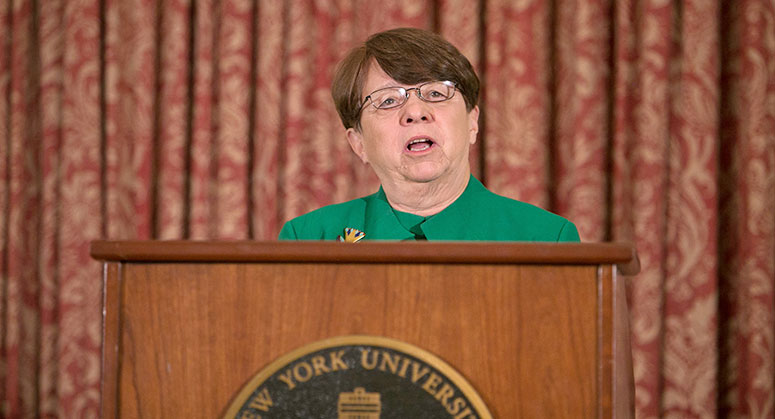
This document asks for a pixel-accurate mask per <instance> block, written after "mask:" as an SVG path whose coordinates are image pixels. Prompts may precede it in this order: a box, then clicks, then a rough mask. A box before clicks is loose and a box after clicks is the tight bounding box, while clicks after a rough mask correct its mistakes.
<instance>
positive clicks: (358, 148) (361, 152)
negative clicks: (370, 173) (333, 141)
mask: <svg viewBox="0 0 775 419" xmlns="http://www.w3.org/2000/svg"><path fill="white" fill-rule="evenodd" d="M346 135H347V142H349V143H350V148H352V149H353V153H355V155H356V156H358V157H359V158H360V159H361V161H362V162H363V163H364V164H368V163H369V158H368V156H366V151H365V149H364V147H363V133H361V132H359V131H358V130H356V129H355V128H347V132H346Z"/></svg>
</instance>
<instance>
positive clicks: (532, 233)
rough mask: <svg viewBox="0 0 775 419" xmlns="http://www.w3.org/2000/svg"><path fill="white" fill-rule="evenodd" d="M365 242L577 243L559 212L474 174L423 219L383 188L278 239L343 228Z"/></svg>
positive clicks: (329, 235)
mask: <svg viewBox="0 0 775 419" xmlns="http://www.w3.org/2000/svg"><path fill="white" fill-rule="evenodd" d="M346 228H354V229H357V230H360V231H362V232H363V233H364V237H363V240H418V239H419V240H422V239H427V240H456V241H458V240H459V241H468V240H481V241H541V242H578V241H579V233H578V230H576V226H575V225H573V223H571V222H570V221H568V220H566V219H565V218H562V217H560V216H559V215H555V214H552V213H551V212H548V211H545V210H543V209H541V208H538V207H536V206H533V205H530V204H527V203H524V202H520V201H515V200H513V199H509V198H506V197H503V196H500V195H496V194H494V193H492V192H490V191H489V190H487V189H486V188H485V187H484V185H482V183H481V182H479V180H477V179H476V178H474V177H473V176H471V178H470V180H469V182H468V186H466V189H465V191H463V194H462V195H460V197H459V198H458V199H457V200H456V201H455V202H453V203H452V204H451V205H450V206H448V207H447V208H445V209H444V210H442V211H441V212H440V213H438V214H435V215H432V216H429V217H421V216H419V215H414V214H409V213H406V212H401V211H396V210H394V209H393V207H391V206H390V204H389V203H388V201H387V198H386V197H385V192H384V191H383V190H382V188H381V187H380V188H379V191H377V193H375V194H373V195H369V196H365V197H363V198H358V199H354V200H352V201H348V202H343V203H341V204H335V205H329V206H326V207H323V208H320V209H317V210H315V211H312V212H310V213H307V214H305V215H302V216H300V217H297V218H294V219H292V220H290V221H288V222H287V223H285V225H284V226H283V228H282V230H281V231H280V237H279V238H280V240H337V239H338V238H339V237H340V236H341V237H345V232H344V230H345V229H346Z"/></svg>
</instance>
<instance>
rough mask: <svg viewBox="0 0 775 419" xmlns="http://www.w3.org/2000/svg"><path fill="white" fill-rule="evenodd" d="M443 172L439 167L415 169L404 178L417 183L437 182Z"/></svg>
mask: <svg viewBox="0 0 775 419" xmlns="http://www.w3.org/2000/svg"><path fill="white" fill-rule="evenodd" d="M443 174H444V171H443V170H441V168H439V167H425V168H415V169H414V170H411V171H409V172H408V173H406V175H405V178H406V179H408V180H410V181H412V182H417V183H428V182H433V181H435V180H438V179H439V178H440V177H441V176H442V175H443Z"/></svg>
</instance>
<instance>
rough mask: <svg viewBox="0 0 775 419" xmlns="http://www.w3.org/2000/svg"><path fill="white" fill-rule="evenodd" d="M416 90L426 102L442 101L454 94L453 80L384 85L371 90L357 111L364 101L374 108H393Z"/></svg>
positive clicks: (402, 102)
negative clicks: (400, 85) (406, 85)
mask: <svg viewBox="0 0 775 419" xmlns="http://www.w3.org/2000/svg"><path fill="white" fill-rule="evenodd" d="M412 90H416V91H417V96H418V97H419V98H420V99H422V100H424V101H426V102H432V103H436V102H444V101H447V100H450V99H452V97H453V96H455V90H456V89H455V82H451V81H430V82H428V83H423V84H421V85H419V86H417V87H411V88H406V87H385V88H383V89H378V90H375V91H373V92H371V94H370V95H368V96H366V99H364V100H363V103H361V109H360V110H359V111H358V112H359V113H360V112H361V111H363V107H364V106H366V102H371V105H372V106H374V107H375V108H376V109H394V108H399V107H401V106H403V105H404V104H405V103H406V101H407V100H409V92H411V91H412Z"/></svg>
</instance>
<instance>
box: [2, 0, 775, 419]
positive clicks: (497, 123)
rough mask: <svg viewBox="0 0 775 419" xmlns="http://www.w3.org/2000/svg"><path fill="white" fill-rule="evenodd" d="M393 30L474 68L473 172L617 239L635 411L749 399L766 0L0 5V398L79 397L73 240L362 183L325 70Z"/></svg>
mask: <svg viewBox="0 0 775 419" xmlns="http://www.w3.org/2000/svg"><path fill="white" fill-rule="evenodd" d="M399 26H413V27H422V28H426V29H431V30H434V31H436V32H438V33H440V34H442V35H443V36H445V37H446V38H447V39H449V40H450V41H451V42H452V43H453V44H455V45H456V46H457V47H458V48H459V49H460V50H461V51H462V52H463V53H464V54H465V55H466V56H467V57H469V59H470V60H471V62H472V63H473V64H474V67H475V68H476V69H477V71H478V73H479V75H480V77H481V79H482V82H483V90H482V97H481V100H480V107H481V110H482V112H481V118H480V136H479V139H478V142H477V144H476V145H475V148H474V150H473V153H472V157H471V160H472V166H473V170H474V173H475V174H476V175H477V176H478V177H479V178H480V179H481V180H482V181H483V182H484V183H485V184H486V185H487V186H488V187H489V188H490V189H491V190H493V191H495V192H498V193H501V194H504V195H507V196H510V197H513V198H517V199H520V200H523V201H528V202H531V203H534V204H537V205H540V206H542V207H544V208H547V209H550V210H552V211H555V212H557V213H559V214H561V215H563V216H566V217H568V218H570V219H571V220H573V221H574V222H575V223H576V224H577V226H578V227H579V230H580V232H581V235H582V238H583V240H585V241H611V240H615V241H628V242H632V243H633V244H634V245H635V246H636V247H637V249H638V252H639V255H640V258H641V265H642V271H641V273H640V274H639V275H638V276H636V277H634V278H632V280H631V284H630V285H631V286H630V307H631V313H632V319H631V321H632V344H633V351H634V352H633V357H634V358H633V361H634V368H635V370H634V372H635V384H636V393H635V395H636V414H637V417H640V418H656V417H669V418H714V417H728V418H737V417H746V418H772V417H773V415H774V414H775V407H774V405H775V365H774V363H775V361H774V360H775V3H773V2H772V1H771V0H735V1H732V0H722V1H718V2H717V1H707V0H677V1H667V0H622V1H613V0H477V1H464V0H425V1H418V0H384V1H379V2H372V1H365V0H349V1H345V0H315V1H313V0H306V1H302V0H287V1H269V0H221V1H218V0H201V1H191V0H156V1H150V0H45V1H43V0H6V1H5V2H2V4H0V139H2V140H0V179H2V181H0V208H2V211H0V237H1V239H0V240H1V244H2V248H1V249H0V250H1V251H2V252H1V254H0V272H1V274H2V284H0V285H1V287H0V355H1V357H0V400H1V401H2V406H0V409H2V410H0V416H1V417H9V418H16V417H96V416H98V415H99V400H100V390H99V379H100V346H101V323H100V305H101V282H100V281H101V275H100V266H99V263H97V262H95V261H93V260H91V259H90V258H89V255H88V246H89V242H90V241H91V240H95V239H106V238H107V239H255V240H271V239H274V238H275V237H276V234H277V233H278V231H279V228H280V226H281V225H282V223H283V222H284V221H285V220H287V219H289V218H291V217H293V216H296V215H299V214H301V213H304V212H306V211H309V210H311V209H314V208H317V207H319V206H322V205H326V204H330V203H335V202H341V201H344V200H347V199H351V198H354V197H357V196H361V195H364V194H368V193H372V192H373V191H374V190H375V189H376V188H377V186H378V183H377V179H376V177H375V176H374V175H373V174H372V173H371V171H370V169H369V168H368V167H365V166H363V165H362V164H361V163H360V161H359V160H358V159H357V158H356V157H355V156H354V155H353V154H352V152H351V151H350V149H349V146H348V144H347V142H346V140H345V138H344V133H343V128H342V126H341V123H340V122H339V120H338V117H337V115H336V112H335V110H334V107H333V103H332V100H331V96H330V83H331V77H332V72H333V69H334V67H335V65H336V63H337V62H338V61H339V60H340V59H341V58H342V57H343V56H344V55H345V54H346V52H347V51H348V49H349V48H351V47H352V46H354V45H356V44H358V43H360V42H362V41H363V40H365V39H366V37H368V35H369V34H371V33H374V32H377V31H380V30H384V29H388V28H393V27H399Z"/></svg>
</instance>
